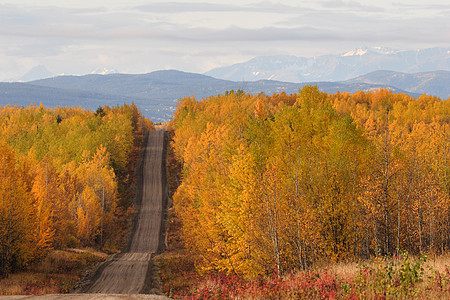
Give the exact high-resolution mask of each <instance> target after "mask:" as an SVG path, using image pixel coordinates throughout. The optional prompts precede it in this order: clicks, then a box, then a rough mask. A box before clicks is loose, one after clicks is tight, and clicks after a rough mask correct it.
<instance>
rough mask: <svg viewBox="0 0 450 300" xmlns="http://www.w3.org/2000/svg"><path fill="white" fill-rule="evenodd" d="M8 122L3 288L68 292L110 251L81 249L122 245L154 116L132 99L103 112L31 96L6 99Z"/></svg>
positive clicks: (2, 150)
mask: <svg viewBox="0 0 450 300" xmlns="http://www.w3.org/2000/svg"><path fill="white" fill-rule="evenodd" d="M0 127H1V129H2V130H1V133H0V174H1V175H0V287H1V288H0V293H3V294H14V293H19V294H21V293H30V294H34V293H37V294H40V293H42V292H43V291H46V290H47V289H49V290H52V291H59V292H64V291H68V287H69V286H70V283H73V282H74V280H76V279H79V276H80V274H79V272H80V271H81V270H83V269H84V268H86V267H88V266H91V265H92V264H94V263H95V262H98V261H101V260H103V259H104V258H105V257H104V256H105V254H102V253H98V252H96V251H80V250H77V249H86V247H90V248H92V249H99V250H101V251H103V252H105V253H112V252H116V251H118V250H119V249H120V248H122V247H123V243H124V241H125V239H126V233H127V229H128V226H129V222H130V216H131V215H132V214H133V212H134V211H133V205H132V204H133V197H134V182H135V176H134V172H135V167H136V163H137V161H138V159H139V154H140V149H141V144H142V142H143V139H144V134H145V132H147V131H148V130H152V129H153V124H152V123H151V121H150V120H148V119H146V118H145V117H143V116H142V115H141V114H140V112H139V110H138V109H137V108H136V106H135V105H134V104H132V105H123V106H121V107H113V108H110V107H107V106H105V107H99V108H98V109H97V111H95V112H92V111H89V110H83V109H81V108H59V107H57V108H54V109H49V108H46V107H44V106H42V105H40V106H35V105H31V106H29V107H17V106H14V107H9V106H6V107H2V108H0ZM27 278H28V279H27ZM33 282H35V283H33ZM11 285H12V286H14V285H17V287H16V288H15V289H14V288H13V289H10V288H7V286H11ZM39 285H42V288H40V287H39ZM27 287H29V288H27ZM14 290H15V292H14Z"/></svg>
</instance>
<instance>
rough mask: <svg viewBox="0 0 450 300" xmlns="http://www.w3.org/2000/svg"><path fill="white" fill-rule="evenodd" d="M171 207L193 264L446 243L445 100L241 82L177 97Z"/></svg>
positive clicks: (249, 268) (275, 261)
mask: <svg viewBox="0 0 450 300" xmlns="http://www.w3.org/2000/svg"><path fill="white" fill-rule="evenodd" d="M171 126H172V128H173V129H174V133H175V136H174V139H173V143H172V144H173V147H174V151H175V153H176V156H177V158H178V159H179V160H180V161H181V162H182V163H183V172H182V182H181V185H180V186H179V188H178V190H177V192H176V193H175V195H174V209H175V211H176V214H177V215H178V216H179V217H180V218H181V220H182V222H183V229H182V232H183V238H184V240H185V244H186V247H188V249H189V250H191V252H192V253H193V254H194V255H196V257H197V259H198V266H199V269H200V270H203V271H207V270H222V271H227V272H234V273H237V274H243V275H245V276H247V277H253V276H255V275H257V274H268V273H271V272H273V271H275V272H278V273H284V272H286V271H290V270H296V269H297V270H300V269H305V268H307V267H309V266H311V265H314V264H315V263H317V262H330V261H342V260H352V259H360V258H368V257H372V256H375V255H391V254H394V253H397V251H399V250H406V251H409V252H410V253H422V252H432V253H444V252H445V251H448V249H449V247H450V165H449V154H450V99H447V100H441V99H438V98H436V97H432V96H427V95H423V96H420V97H419V98H417V99H415V98H411V97H410V96H408V95H405V94H393V93H392V92H391V91H388V90H379V91H374V92H358V93H356V94H352V95H350V94H348V93H337V94H333V95H332V94H326V93H322V92H320V91H319V90H318V89H317V87H310V86H306V87H304V88H303V89H302V90H300V91H299V94H294V95H286V94H284V93H282V94H275V95H273V96H266V95H263V94H261V95H249V94H245V93H243V92H242V91H238V92H233V91H232V92H227V93H226V94H225V95H223V96H217V97H211V98H208V99H205V100H203V101H197V100H195V99H194V98H185V99H182V100H180V102H179V103H178V107H177V111H176V113H175V118H174V120H173V122H172V124H171Z"/></svg>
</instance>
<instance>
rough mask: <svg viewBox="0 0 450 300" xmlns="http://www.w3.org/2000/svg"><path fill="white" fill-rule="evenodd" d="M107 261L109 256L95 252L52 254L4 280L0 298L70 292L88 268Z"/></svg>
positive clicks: (86, 250) (1, 283)
mask: <svg viewBox="0 0 450 300" xmlns="http://www.w3.org/2000/svg"><path fill="white" fill-rule="evenodd" d="M106 258H107V255H106V254H105V253H102V252H98V251H95V250H93V249H68V250H54V251H51V252H50V253H49V254H48V255H47V257H45V258H44V259H43V260H42V261H40V262H39V263H36V264H34V265H32V266H31V267H30V268H29V270H27V271H24V272H20V273H16V274H11V275H10V276H9V277H8V278H6V279H1V280H0V295H44V294H55V293H67V292H69V291H70V290H71V288H72V287H73V286H74V285H75V283H76V282H77V281H78V280H79V279H80V277H81V276H82V274H83V272H84V271H85V270H86V269H87V268H90V267H92V266H93V265H95V264H96V263H97V262H100V261H104V260H105V259H106Z"/></svg>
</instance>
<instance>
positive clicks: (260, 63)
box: [205, 47, 450, 82]
mask: <svg viewBox="0 0 450 300" xmlns="http://www.w3.org/2000/svg"><path fill="white" fill-rule="evenodd" d="M377 70H392V71H396V72H406V73H418V72H428V71H435V70H444V71H450V48H429V49H422V50H417V51H398V50H393V49H387V48H381V47H373V48H359V49H354V50H352V51H349V52H346V53H342V54H340V55H323V56H317V57H296V56H259V57H255V58H253V59H251V60H249V61H247V62H243V63H239V64H234V65H231V66H225V67H221V68H216V69H213V70H211V71H208V72H206V73H205V75H208V76H212V77H215V78H220V79H225V80H234V81H257V80H262V79H271V80H279V81H286V82H311V81H314V82H315V81H344V80H349V79H351V78H355V77H358V76H361V75H364V74H367V73H370V72H373V71H377Z"/></svg>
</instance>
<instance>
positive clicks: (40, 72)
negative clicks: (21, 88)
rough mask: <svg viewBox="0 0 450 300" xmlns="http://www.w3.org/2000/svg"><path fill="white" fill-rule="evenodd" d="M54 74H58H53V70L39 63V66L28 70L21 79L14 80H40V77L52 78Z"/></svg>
mask: <svg viewBox="0 0 450 300" xmlns="http://www.w3.org/2000/svg"><path fill="white" fill-rule="evenodd" d="M53 76H56V74H53V73H52V72H50V71H49V70H47V68H46V67H44V66H42V65H38V66H36V67H34V68H32V69H31V70H30V71H28V72H27V73H26V74H25V75H23V76H22V77H20V78H19V79H17V80H13V81H19V82H27V81H33V80H38V79H45V78H50V77H53Z"/></svg>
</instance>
